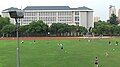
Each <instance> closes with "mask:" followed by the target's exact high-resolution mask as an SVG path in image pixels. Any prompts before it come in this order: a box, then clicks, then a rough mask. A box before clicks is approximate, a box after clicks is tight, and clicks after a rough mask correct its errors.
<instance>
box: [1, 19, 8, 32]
mask: <svg viewBox="0 0 120 67" xmlns="http://www.w3.org/2000/svg"><path fill="white" fill-rule="evenodd" d="M7 24H10V19H9V18H7V17H5V18H4V17H0V30H1V29H2V27H3V26H5V25H7Z"/></svg>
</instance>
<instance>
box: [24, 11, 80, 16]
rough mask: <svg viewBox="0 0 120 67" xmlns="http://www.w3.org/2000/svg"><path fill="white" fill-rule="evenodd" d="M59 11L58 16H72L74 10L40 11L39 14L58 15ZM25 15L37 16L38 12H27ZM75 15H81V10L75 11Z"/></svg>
mask: <svg viewBox="0 0 120 67" xmlns="http://www.w3.org/2000/svg"><path fill="white" fill-rule="evenodd" d="M57 13H58V16H61V15H67V16H72V12H67V11H65V12H39V16H56V14H57ZM24 15H25V16H37V12H25V13H24ZM75 15H79V11H76V12H75Z"/></svg>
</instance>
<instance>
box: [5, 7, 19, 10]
mask: <svg viewBox="0 0 120 67" xmlns="http://www.w3.org/2000/svg"><path fill="white" fill-rule="evenodd" d="M9 10H20V9H18V8H15V7H10V8H7V9H5V10H3V11H9Z"/></svg>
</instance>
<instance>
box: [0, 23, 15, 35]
mask: <svg viewBox="0 0 120 67" xmlns="http://www.w3.org/2000/svg"><path fill="white" fill-rule="evenodd" d="M1 31H2V33H3V34H6V35H7V36H8V35H10V36H11V35H13V34H14V32H15V25H13V24H9V25H5V26H4V27H3V28H2V30H1Z"/></svg>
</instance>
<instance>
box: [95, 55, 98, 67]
mask: <svg viewBox="0 0 120 67" xmlns="http://www.w3.org/2000/svg"><path fill="white" fill-rule="evenodd" d="M95 67H98V57H95Z"/></svg>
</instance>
